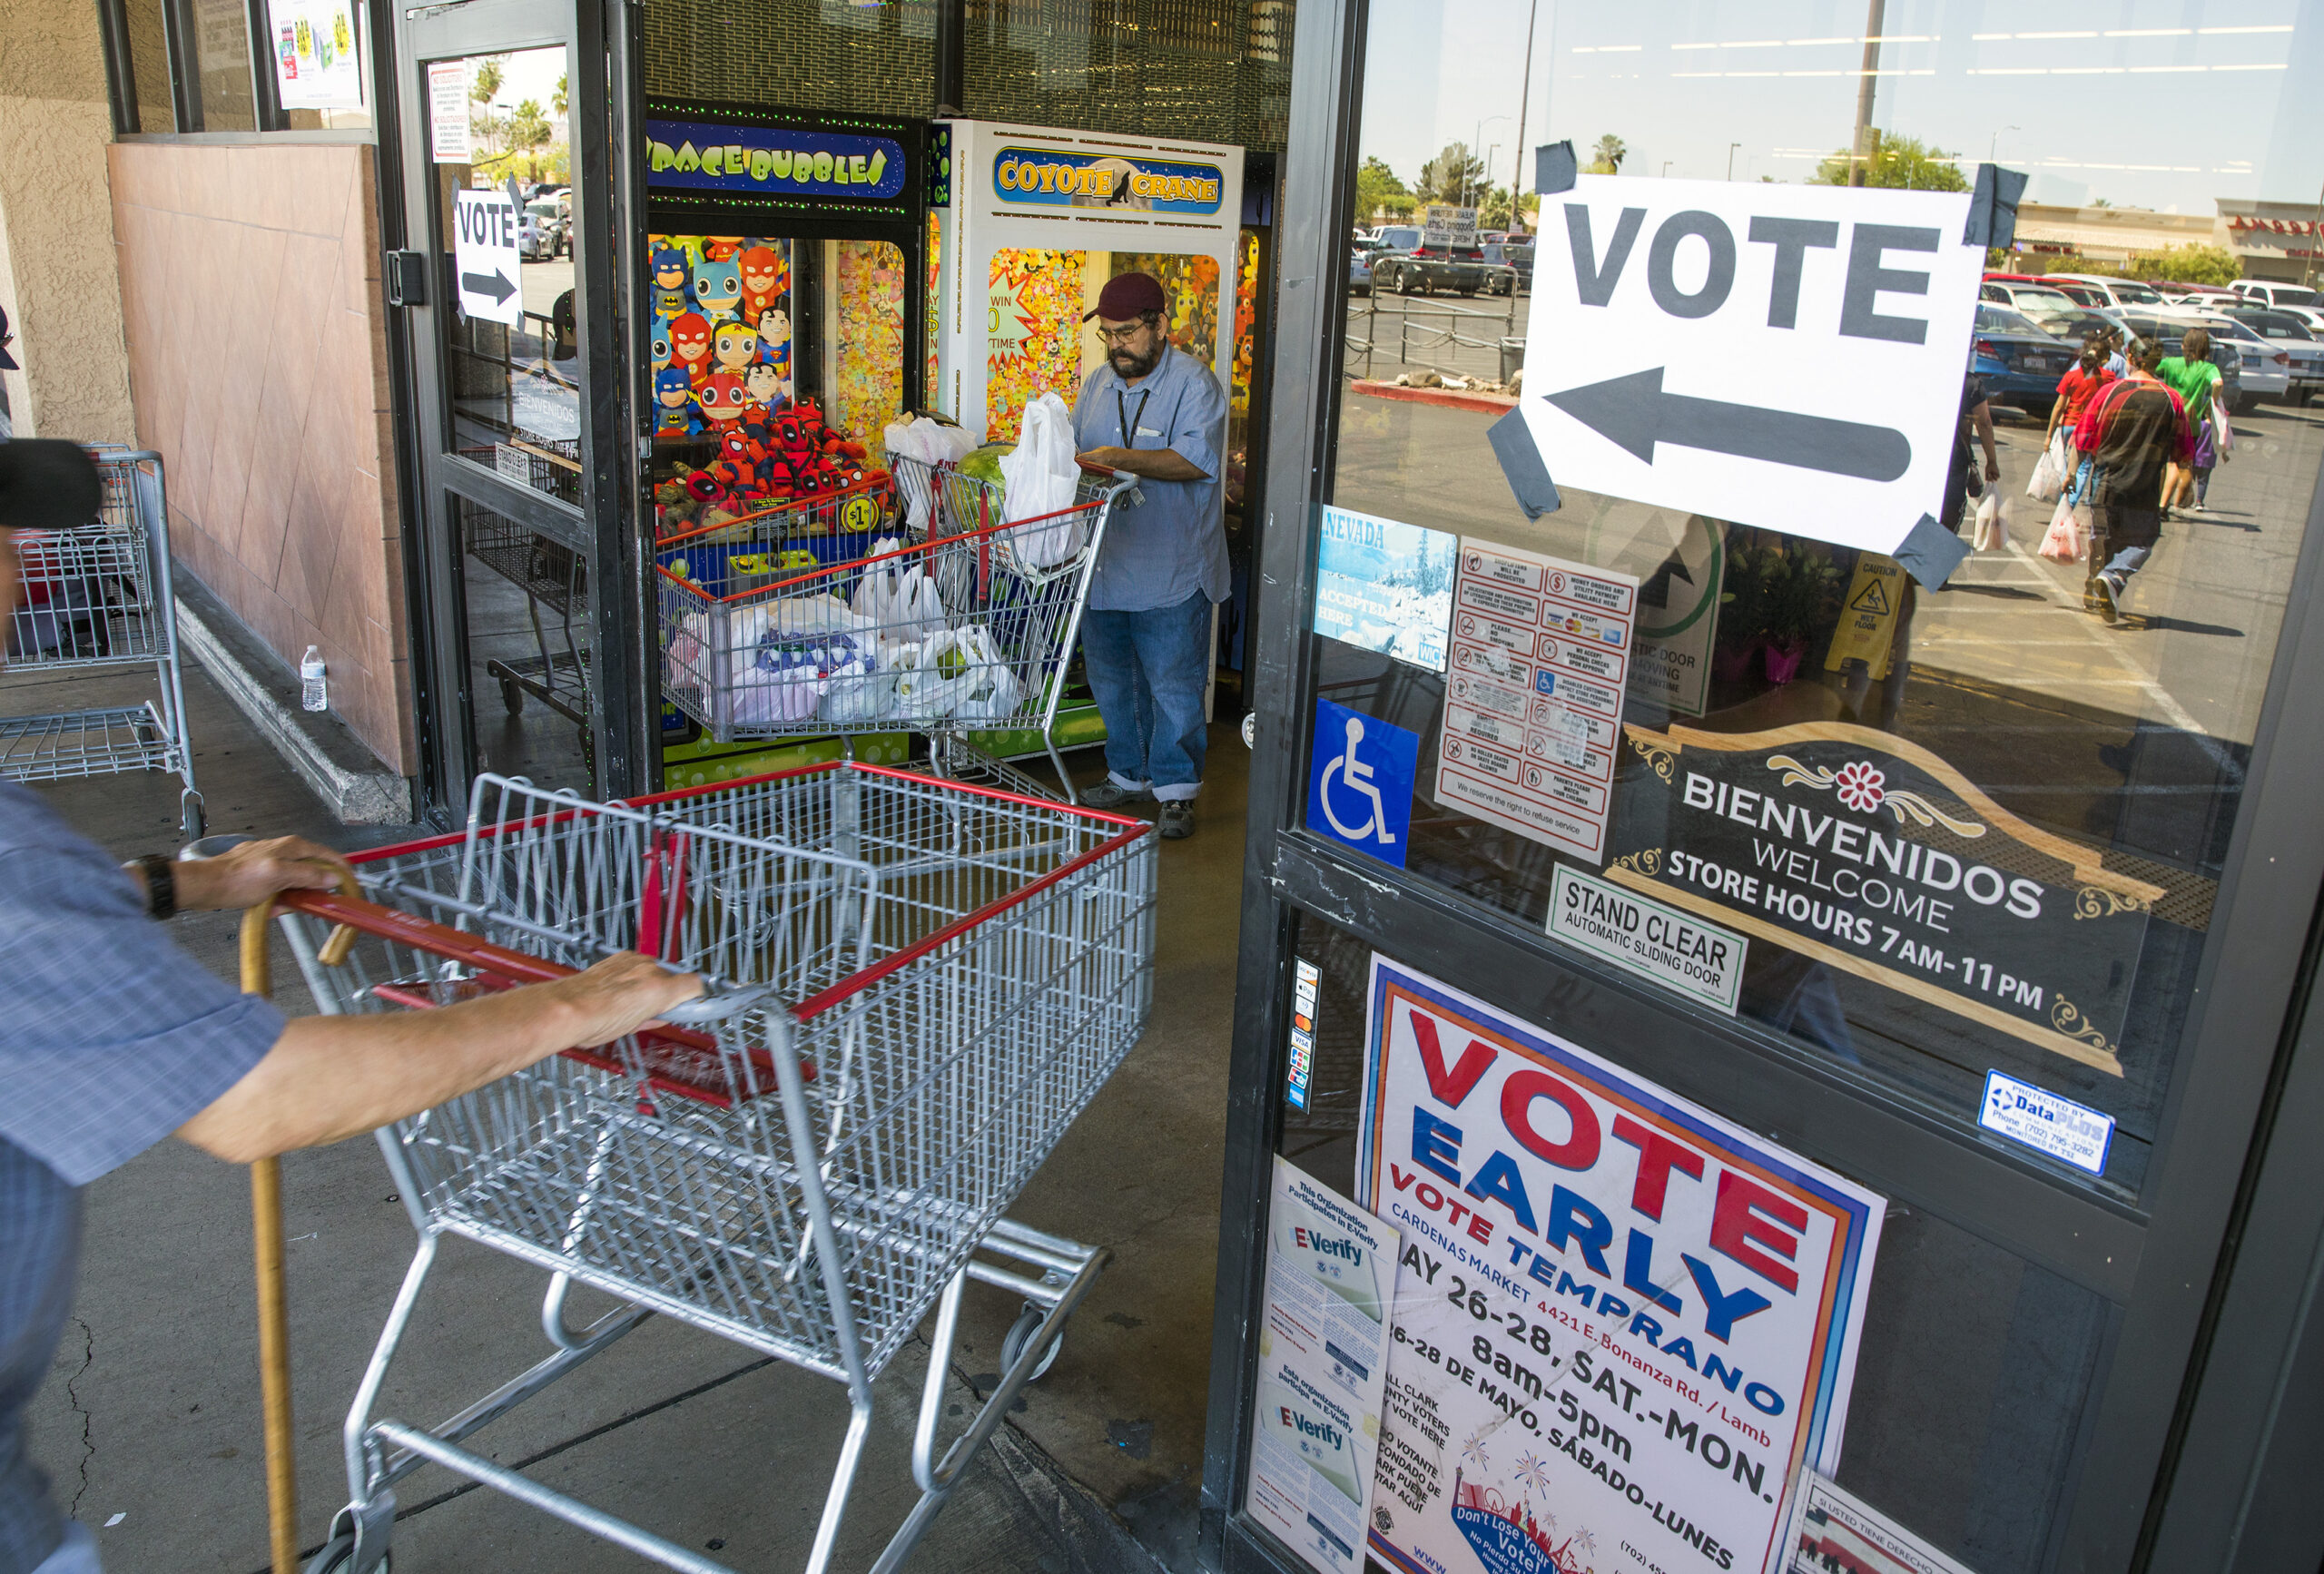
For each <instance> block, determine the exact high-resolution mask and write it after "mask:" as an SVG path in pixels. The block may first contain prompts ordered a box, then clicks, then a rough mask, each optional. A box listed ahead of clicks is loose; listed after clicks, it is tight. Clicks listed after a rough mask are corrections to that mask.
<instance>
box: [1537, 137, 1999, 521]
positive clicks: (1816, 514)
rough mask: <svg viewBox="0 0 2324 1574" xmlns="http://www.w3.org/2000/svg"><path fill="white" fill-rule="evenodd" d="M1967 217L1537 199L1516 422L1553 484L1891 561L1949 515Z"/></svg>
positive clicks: (1833, 204) (1965, 294) (1741, 195)
mask: <svg viewBox="0 0 2324 1574" xmlns="http://www.w3.org/2000/svg"><path fill="white" fill-rule="evenodd" d="M1969 202H1970V198H1969V195H1968V193H1966V192H1893V191H1875V190H1866V189H1850V188H1847V187H1839V186H1830V187H1823V186H1786V185H1771V184H1751V185H1741V184H1730V183H1726V182H1710V181H1664V180H1653V179H1638V178H1626V177H1622V176H1600V175H1585V176H1583V177H1581V179H1580V180H1579V181H1578V182H1576V183H1575V185H1574V187H1573V189H1572V190H1571V192H1564V193H1562V194H1559V195H1553V196H1550V197H1545V198H1544V199H1543V200H1542V203H1541V240H1540V242H1539V244H1538V245H1537V246H1536V248H1535V254H1534V256H1535V260H1534V273H1533V292H1534V293H1533V313H1532V320H1531V329H1530V334H1529V337H1528V339H1527V343H1526V357H1525V398H1524V399H1523V401H1522V402H1521V406H1520V408H1521V409H1522V410H1523V411H1524V417H1525V422H1526V426H1527V428H1528V429H1529V430H1530V431H1531V434H1532V436H1533V439H1534V441H1535V443H1536V444H1538V445H1539V447H1540V448H1541V457H1542V459H1543V462H1544V463H1545V464H1546V466H1547V467H1548V469H1549V473H1550V476H1551V478H1552V479H1553V480H1554V481H1555V482H1556V483H1557V485H1558V486H1559V487H1570V488H1580V489H1581V490H1583V491H1589V492H1598V493H1602V494H1605V495H1607V496H1610V497H1630V498H1635V499H1637V500H1639V501H1641V502H1646V503H1651V504H1655V505H1657V506H1659V507H1667V508H1674V509H1679V510H1681V511H1684V512H1687V513H1692V514H1701V515H1704V516H1709V517H1711V518H1715V519H1729V520H1734V521H1737V522H1739V523H1742V524H1746V525H1754V526H1764V527H1766V528H1768V529H1775V530H1784V531H1788V532H1791V533H1792V534H1794V535H1802V536H1814V537H1816V538H1817V539H1820V540H1825V541H1832V542H1837V543H1839V544H1841V545H1844V546H1861V547H1866V548H1869V549H1871V550H1873V551H1876V552H1889V551H1892V550H1893V549H1894V548H1895V547H1896V546H1897V544H1898V543H1899V542H1901V541H1902V540H1903V539H1904V537H1905V536H1906V535H1907V534H1908V533H1909V532H1910V531H1911V530H1912V528H1913V526H1915V524H1916V523H1917V522H1918V521H1919V519H1920V517H1921V516H1922V515H1924V514H1928V515H1936V514H1938V513H1939V511H1940V509H1941V507H1942V505H1943V498H1944V493H1945V471H1946V467H1947V465H1948V464H1949V463H1950V462H1951V457H1952V452H1953V440H1954V433H1955V428H1956V427H1957V426H1958V424H1959V417H1960V408H1961V392H1962V382H1963V379H1964V378H1965V376H1966V374H1967V371H1968V363H1969V353H1970V335H1971V329H1972V327H1973V324H1974V319H1975V313H1976V301H1977V287H1978V281H1979V278H1980V275H1981V274H1982V272H1983V271H1984V248H1983V247H1982V246H1974V245H1967V244H1965V243H1964V242H1963V240H1962V236H1963V232H1964V231H1965V227H1966V225H1967V221H1968V217H1969Z"/></svg>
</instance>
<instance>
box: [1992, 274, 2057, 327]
mask: <svg viewBox="0 0 2324 1574" xmlns="http://www.w3.org/2000/svg"><path fill="white" fill-rule="evenodd" d="M1977 299H1978V300H1990V301H1992V302H1993V303H1994V305H1996V306H2006V307H2008V308H2010V309H2011V310H2014V311H2019V312H2023V313H2024V315H2026V316H2027V317H2030V318H2032V319H2033V320H2034V321H2035V322H2036V323H2040V324H2042V325H2043V326H2044V327H2046V326H2048V324H2047V323H2046V322H2044V321H2043V320H2044V319H2046V318H2052V317H2073V316H2075V315H2077V314H2078V313H2080V312H2081V311H2082V310H2083V306H2082V303H2081V302H2080V301H2078V300H2075V299H2074V298H2073V296H2071V295H2068V294H2067V293H2066V292H2065V291H2064V290H2055V289H2053V288H2051V287H2050V286H2049V285H2047V284H2027V283H2020V282H2018V281H2016V280H2000V279H1994V278H1993V277H1992V276H1991V275H1987V277H1986V279H1985V282H1984V283H1983V284H1981V285H1979V286H1978V288H1977Z"/></svg>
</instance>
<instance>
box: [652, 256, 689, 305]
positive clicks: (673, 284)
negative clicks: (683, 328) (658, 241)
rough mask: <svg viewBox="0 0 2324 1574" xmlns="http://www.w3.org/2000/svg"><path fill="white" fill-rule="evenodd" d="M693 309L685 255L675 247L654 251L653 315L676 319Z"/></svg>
mask: <svg viewBox="0 0 2324 1574" xmlns="http://www.w3.org/2000/svg"><path fill="white" fill-rule="evenodd" d="M693 307H694V290H693V287H692V286H691V284H690V283H689V282H688V280H687V264H686V254H685V253H684V251H680V250H678V248H676V247H675V246H657V247H655V251H654V315H655V316H656V317H661V318H671V317H676V316H678V315H679V314H680V313H682V312H684V311H688V310H692V309H693Z"/></svg>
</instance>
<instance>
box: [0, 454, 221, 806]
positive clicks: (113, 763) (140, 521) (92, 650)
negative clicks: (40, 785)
mask: <svg viewBox="0 0 2324 1574" xmlns="http://www.w3.org/2000/svg"><path fill="white" fill-rule="evenodd" d="M89 457H91V458H92V459H94V460H95V461H96V467H97V476H98V479H99V481H100V483H101V486H102V491H101V493H100V501H99V504H98V508H97V514H96V516H95V517H94V519H88V520H59V521H58V522H57V525H58V527H57V528H56V529H54V530H26V531H21V532H19V533H18V534H17V536H16V553H17V556H18V559H19V561H20V568H19V575H20V579H19V591H18V595H17V605H16V606H15V609H14V610H13V611H12V612H9V613H8V614H7V627H6V641H5V657H6V665H7V667H8V669H9V670H10V671H11V672H13V673H15V674H18V675H20V676H21V675H24V674H49V673H64V672H71V673H74V674H81V673H88V674H98V673H104V672H128V671H132V670H134V669H138V668H148V667H150V668H151V669H152V670H153V679H154V693H153V696H152V697H151V698H150V699H147V700H145V701H143V702H142V703H136V704H117V705H98V706H93V707H88V708H84V709H80V710H69V711H52V712H44V713H38V714H32V715H7V716H0V776H5V777H7V778H8V779H9V780H11V781H15V782H57V781H64V780H68V779H71V778H74V777H84V776H110V775H114V774H117V773H120V772H128V771H166V772H171V773H172V774H174V775H175V776H176V777H177V778H178V779H179V781H180V782H182V784H183V785H182V788H181V790H180V792H179V794H178V804H179V817H180V819H181V821H182V827H181V828H182V830H183V831H184V833H185V839H186V840H187V841H197V840H199V839H200V838H201V836H202V831H203V822H202V821H203V816H202V794H201V793H200V792H198V791H196V789H195V787H194V784H193V744H192V739H191V738H190V737H189V736H188V734H187V732H186V721H185V684H184V681H183V679H182V676H181V674H180V671H179V665H178V662H179V650H178V622H177V601H176V597H175V595H174V592H173V590H172V584H171V579H170V525H169V507H168V504H167V500H166V497H165V494H164V492H163V488H162V457H161V456H160V455H159V454H154V453H147V452H133V451H131V450H129V449H127V448H109V447H92V448H90V449H89Z"/></svg>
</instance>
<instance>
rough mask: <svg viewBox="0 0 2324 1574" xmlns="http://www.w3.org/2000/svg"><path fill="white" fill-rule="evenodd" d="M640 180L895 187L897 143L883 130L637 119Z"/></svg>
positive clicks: (870, 193) (741, 189)
mask: <svg viewBox="0 0 2324 1574" xmlns="http://www.w3.org/2000/svg"><path fill="white" fill-rule="evenodd" d="M645 138H646V142H645V150H646V176H645V181H646V184H647V185H649V186H652V187H655V188H656V189H661V188H665V187H678V188H683V189H686V190H691V191H700V192H726V193H730V194H734V195H747V196H785V197H850V198H854V199H856V200H858V201H863V200H870V201H874V202H892V201H894V200H896V199H897V198H899V197H901V196H902V195H903V190H904V174H905V169H904V149H903V144H902V143H900V142H897V141H895V140H894V139H893V138H891V137H881V136H856V135H853V134H851V133H841V132H819V131H802V130H794V129H792V128H790V127H786V126H762V125H733V124H725V123H718V122H709V121H672V120H649V121H647V122H646V123H645Z"/></svg>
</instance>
